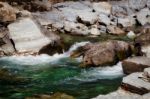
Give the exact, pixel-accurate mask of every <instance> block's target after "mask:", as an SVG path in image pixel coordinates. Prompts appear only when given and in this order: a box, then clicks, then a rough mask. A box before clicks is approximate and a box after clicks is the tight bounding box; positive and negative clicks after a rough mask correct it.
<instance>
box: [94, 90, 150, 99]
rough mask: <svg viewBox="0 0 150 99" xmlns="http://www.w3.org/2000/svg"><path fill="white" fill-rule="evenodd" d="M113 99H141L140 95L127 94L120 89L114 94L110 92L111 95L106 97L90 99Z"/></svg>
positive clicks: (100, 96)
mask: <svg viewBox="0 0 150 99" xmlns="http://www.w3.org/2000/svg"><path fill="white" fill-rule="evenodd" d="M113 98H116V99H143V98H142V96H141V95H138V94H134V93H130V92H127V91H125V90H123V89H121V88H120V89H118V90H117V91H115V92H112V93H109V94H106V95H99V96H97V97H96V98H92V99H113ZM147 99H148V98H147Z"/></svg>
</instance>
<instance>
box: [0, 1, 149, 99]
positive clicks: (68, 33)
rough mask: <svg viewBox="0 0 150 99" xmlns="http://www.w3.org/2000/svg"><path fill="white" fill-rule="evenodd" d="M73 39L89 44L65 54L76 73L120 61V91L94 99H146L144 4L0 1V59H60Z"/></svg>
mask: <svg viewBox="0 0 150 99" xmlns="http://www.w3.org/2000/svg"><path fill="white" fill-rule="evenodd" d="M96 1H97V0H96ZM104 37H106V38H105V39H104ZM85 38H86V39H85ZM75 39H85V40H89V41H91V42H90V43H88V44H86V45H84V46H81V47H79V48H78V49H77V50H75V51H73V52H72V53H71V57H79V56H83V58H82V63H83V64H81V65H80V66H81V67H84V68H87V67H100V66H102V67H104V66H108V65H109V66H112V65H114V64H116V63H118V62H119V61H122V67H123V71H124V73H125V74H127V76H126V77H124V78H123V81H122V85H121V88H122V89H119V90H118V91H117V92H114V93H111V94H109V95H106V96H102V95H100V96H98V97H97V98H96V99H101V98H106V99H112V97H113V96H114V95H115V96H118V97H120V98H121V99H123V98H124V96H126V97H128V98H129V99H130V98H136V97H138V98H139V99H142V98H143V99H148V96H149V92H150V88H149V87H150V81H149V75H150V74H149V69H147V68H149V67H150V63H149V60H150V0H120V1H115V0H110V1H109V2H106V1H97V2H95V0H94V1H90V0H89V1H88V0H85V1H65V2H63V0H58V1H55V0H27V1H26V0H22V1H20V0H1V2H0V57H3V56H11V55H38V54H48V55H53V54H55V53H63V52H64V50H68V49H69V47H70V46H71V45H72V44H73V43H74V42H76V40H75ZM2 73H3V72H2ZM3 74H5V72H4V73H3ZM128 74H129V75H128ZM8 77H9V75H8ZM3 79H4V78H3ZM5 80H7V79H5ZM125 90H126V91H129V94H128V93H127V92H126V91H125ZM130 92H132V93H136V94H132V93H130ZM137 94H138V95H137ZM130 96H131V97H130Z"/></svg>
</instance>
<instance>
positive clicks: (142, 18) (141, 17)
mask: <svg viewBox="0 0 150 99" xmlns="http://www.w3.org/2000/svg"><path fill="white" fill-rule="evenodd" d="M137 20H138V21H139V23H141V24H142V25H145V24H147V23H150V10H149V8H144V9H142V10H141V11H140V12H138V13H137Z"/></svg>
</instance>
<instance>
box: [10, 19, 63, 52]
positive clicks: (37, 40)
mask: <svg viewBox="0 0 150 99" xmlns="http://www.w3.org/2000/svg"><path fill="white" fill-rule="evenodd" d="M8 29H9V32H10V39H11V40H12V41H13V43H14V47H15V49H16V51H17V52H39V51H40V50H41V49H43V47H46V48H47V47H48V46H47V45H51V44H53V45H55V44H56V42H57V41H59V40H60V37H59V36H57V35H55V34H53V33H49V32H48V31H46V30H44V29H41V26H40V25H39V24H38V23H37V22H36V21H35V20H33V19H31V18H23V19H20V20H18V21H16V22H14V23H12V24H10V25H9V26H8ZM49 50H51V49H49Z"/></svg>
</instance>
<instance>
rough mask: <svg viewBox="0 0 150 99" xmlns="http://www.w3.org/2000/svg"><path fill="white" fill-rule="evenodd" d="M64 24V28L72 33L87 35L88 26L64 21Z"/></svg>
mask: <svg viewBox="0 0 150 99" xmlns="http://www.w3.org/2000/svg"><path fill="white" fill-rule="evenodd" d="M64 24H65V26H64V30H65V31H66V32H69V33H71V34H73V35H88V34H89V31H88V27H87V26H85V25H83V24H81V23H74V22H68V21H65V22H64Z"/></svg>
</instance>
